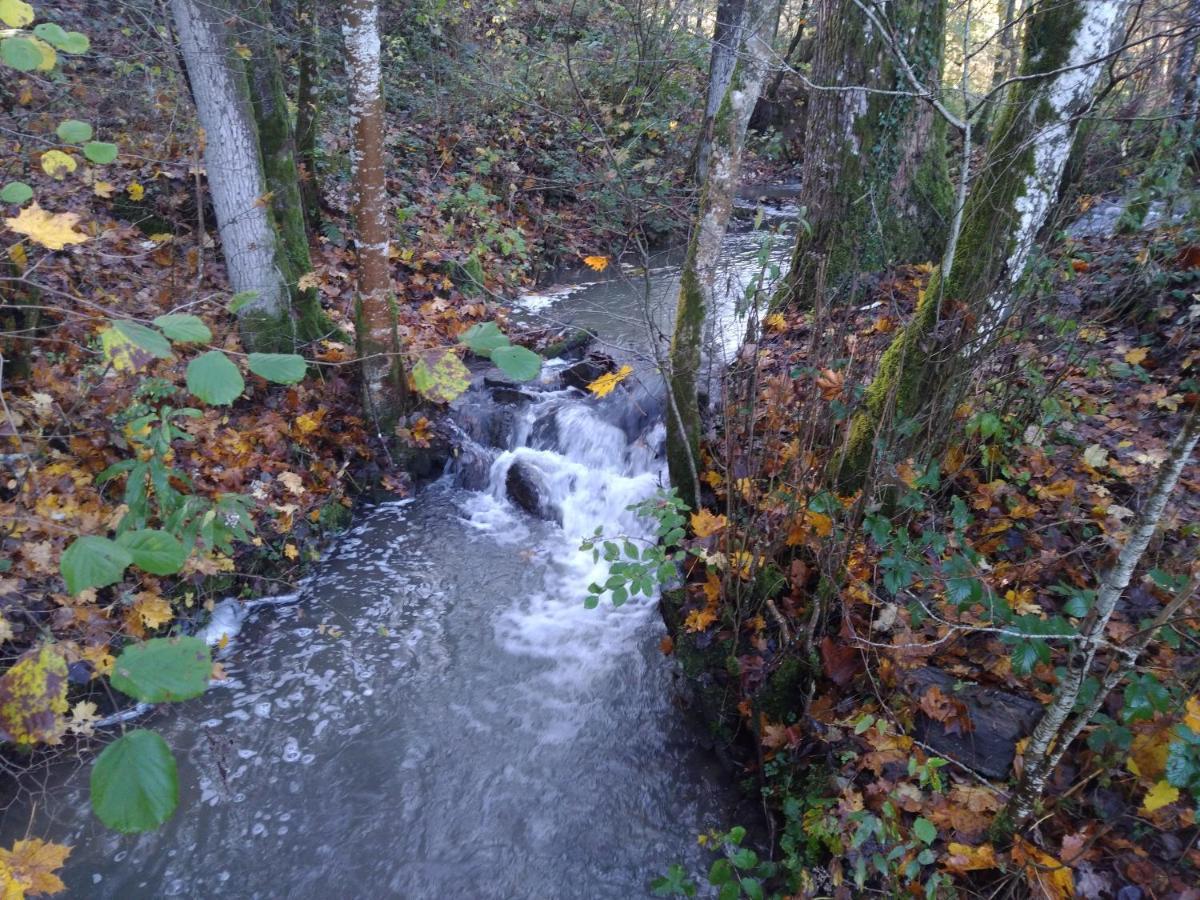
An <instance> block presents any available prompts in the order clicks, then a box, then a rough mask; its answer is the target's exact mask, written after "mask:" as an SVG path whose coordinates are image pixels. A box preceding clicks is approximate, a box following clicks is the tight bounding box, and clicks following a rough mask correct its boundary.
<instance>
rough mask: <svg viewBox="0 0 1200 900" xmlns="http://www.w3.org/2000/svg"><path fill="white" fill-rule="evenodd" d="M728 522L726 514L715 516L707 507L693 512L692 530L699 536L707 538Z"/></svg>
mask: <svg viewBox="0 0 1200 900" xmlns="http://www.w3.org/2000/svg"><path fill="white" fill-rule="evenodd" d="M726 524H727V522H726V519H725V516H724V515H720V516H714V515H713V514H712V513H710V512H709V511H708V510H707V509H701V510H700V511H699V512H694V513H692V531H694V532H695V533H696V537H698V538H706V537H710V536H711V535H714V534H716V533H717V532H718V531H720V530H721V529H722V528H724V527H725V525H726Z"/></svg>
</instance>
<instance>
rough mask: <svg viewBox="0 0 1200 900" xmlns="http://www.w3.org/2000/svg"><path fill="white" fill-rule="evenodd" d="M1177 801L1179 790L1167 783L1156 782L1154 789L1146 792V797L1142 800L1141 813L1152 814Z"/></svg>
mask: <svg viewBox="0 0 1200 900" xmlns="http://www.w3.org/2000/svg"><path fill="white" fill-rule="evenodd" d="M1178 799H1179V788H1177V787H1175V786H1174V785H1173V784H1170V783H1169V782H1167V781H1165V780H1164V781H1157V782H1155V784H1154V787H1152V788H1150V790H1148V791H1146V796H1145V798H1144V799H1143V800H1142V808H1141V812H1142V813H1147V814H1148V813H1152V812H1154V811H1155V810H1156V809H1162V808H1163V807H1164V806H1170V805H1171V804H1172V803H1174V802H1175V801H1176V800H1178Z"/></svg>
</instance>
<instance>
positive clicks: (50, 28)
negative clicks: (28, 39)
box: [33, 22, 67, 50]
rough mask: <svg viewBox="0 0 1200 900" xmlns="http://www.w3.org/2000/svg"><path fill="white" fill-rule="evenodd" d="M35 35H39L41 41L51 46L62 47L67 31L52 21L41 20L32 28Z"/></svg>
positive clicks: (65, 40)
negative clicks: (40, 22) (41, 21)
mask: <svg viewBox="0 0 1200 900" xmlns="http://www.w3.org/2000/svg"><path fill="white" fill-rule="evenodd" d="M33 33H34V35H35V36H37V37H40V38H41V39H42V40H43V41H45V42H46V43H47V44H49V45H50V46H52V47H57V48H59V49H60V50H61V49H63V44H65V43H67V33H66V31H64V30H63V27H62V26H61V25H56V24H54V23H53V22H43V23H42V24H41V25H37V26H35V27H34V29H33Z"/></svg>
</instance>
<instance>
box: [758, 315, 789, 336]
mask: <svg viewBox="0 0 1200 900" xmlns="http://www.w3.org/2000/svg"><path fill="white" fill-rule="evenodd" d="M763 324H764V325H765V326H767V331H773V332H775V333H776V334H778V333H780V332H783V331H787V319H785V318H784V317H783V316H782V315H780V314H779V313H771V314H770V315H769V316H767V317H766V318H765V319H763Z"/></svg>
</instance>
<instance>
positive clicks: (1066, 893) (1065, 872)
mask: <svg viewBox="0 0 1200 900" xmlns="http://www.w3.org/2000/svg"><path fill="white" fill-rule="evenodd" d="M1012 861H1013V862H1014V863H1016V864H1017V865H1019V866H1021V867H1022V869H1023V871H1024V874H1025V882H1026V883H1027V884H1028V885H1029V889H1030V891H1031V892H1032V893H1033V896H1034V897H1039V898H1043V900H1067V898H1070V897H1074V896H1075V876H1074V875H1072V874H1071V870H1070V869H1068V868H1067V867H1066V866H1065V865H1063V864H1062V863H1061V862H1059V861H1058V860H1057V859H1055V858H1054V857H1053V856H1051V855H1050V854H1049V853H1045V852H1043V851H1041V850H1039V849H1038V848H1037V847H1035V846H1033V844H1031V843H1029V841H1027V840H1025V839H1024V838H1022V837H1016V838H1014V843H1013V849H1012Z"/></svg>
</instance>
